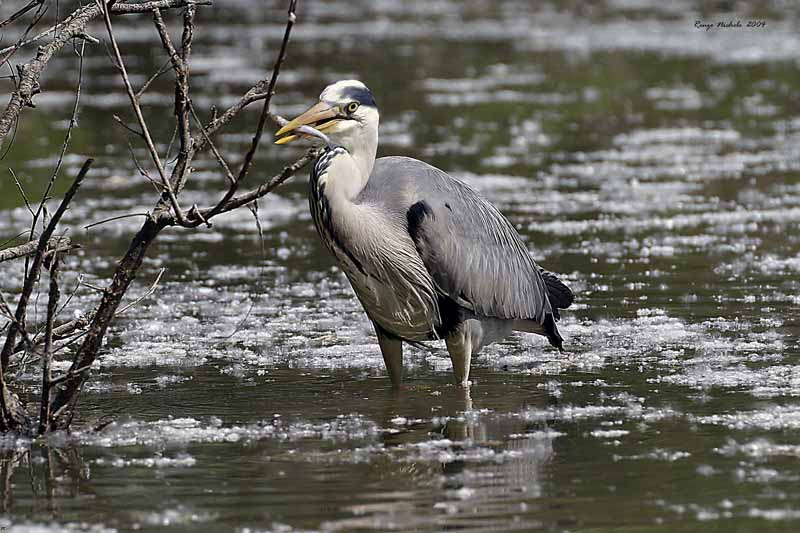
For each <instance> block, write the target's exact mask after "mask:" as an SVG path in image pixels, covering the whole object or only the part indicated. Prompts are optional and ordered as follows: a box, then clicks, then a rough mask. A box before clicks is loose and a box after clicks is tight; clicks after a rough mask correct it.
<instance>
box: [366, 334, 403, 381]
mask: <svg viewBox="0 0 800 533" xmlns="http://www.w3.org/2000/svg"><path fill="white" fill-rule="evenodd" d="M373 324H374V326H375V333H376V334H377V335H378V345H379V346H380V347H381V354H382V355H383V362H384V363H385V364H386V370H387V372H388V373H389V379H391V380H392V386H393V387H399V386H400V385H401V384H402V383H403V341H401V340H400V339H398V338H397V337H393V336H391V335H389V334H388V333H386V332H385V331H384V330H383V328H381V327H380V326H379V325H378V324H375V323H373Z"/></svg>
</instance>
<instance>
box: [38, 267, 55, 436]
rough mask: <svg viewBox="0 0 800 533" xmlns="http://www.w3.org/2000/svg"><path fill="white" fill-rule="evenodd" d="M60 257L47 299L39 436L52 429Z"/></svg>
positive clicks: (52, 275)
mask: <svg viewBox="0 0 800 533" xmlns="http://www.w3.org/2000/svg"><path fill="white" fill-rule="evenodd" d="M59 297H60V292H59V289H58V255H56V256H55V257H54V258H53V261H52V262H51V263H50V294H49V295H48V298H47V319H46V323H45V331H44V354H42V399H41V403H40V406H39V435H44V434H45V433H47V430H48V429H49V427H50V387H51V386H52V381H53V372H52V369H51V366H52V363H53V329H54V327H53V326H54V324H55V319H56V311H57V309H58V300H59Z"/></svg>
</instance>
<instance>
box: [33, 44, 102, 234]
mask: <svg viewBox="0 0 800 533" xmlns="http://www.w3.org/2000/svg"><path fill="white" fill-rule="evenodd" d="M85 48H86V41H83V43H82V44H81V51H80V53H79V54H78V56H79V57H80V60H79V61H78V83H77V86H76V87H75V102H74V103H73V105H72V113H71V114H70V117H69V125H68V126H67V133H66V134H65V135H64V142H63V143H62V144H61V152H60V153H59V154H58V161H56V166H55V168H54V169H53V173H52V174H51V175H50V180H49V181H48V182H47V187H46V188H45V190H44V193H42V198H41V200H39V206H38V207H37V208H36V212H35V213H33V220H32V221H31V232H30V238H31V239H32V238H33V235H34V233H35V232H36V224H37V222H38V221H39V217H40V216H41V215H42V213H43V212H44V210H45V203H46V202H47V199H48V198H49V197H50V191H52V190H53V185H55V183H56V178H58V173H59V171H60V170H61V164H62V163H63V161H64V155H65V154H66V153H67V147H68V146H69V141H70V139H71V138H72V130H73V129H74V128H75V125H76V124H77V120H76V118H77V116H78V106H79V105H80V101H81V86H82V85H83V52H84V50H85ZM20 190H21V189H20ZM45 222H46V220H45Z"/></svg>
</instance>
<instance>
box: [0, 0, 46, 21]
mask: <svg viewBox="0 0 800 533" xmlns="http://www.w3.org/2000/svg"><path fill="white" fill-rule="evenodd" d="M44 1H45V0H31V1H30V2H28V3H27V4H26V5H24V6H23V7H21V8H20V9H18V10H17V11H15V12H14V13H12V14H11V16H10V17H8V18H7V19H6V20H4V21H2V22H0V28H4V27H6V26H8V25H9V24H12V23H13V22H14V21H15V20H17V19H18V18H20V17H21V16H23V15H24V14H25V13H27V12H28V11H30V10H31V9H33V8H34V7H36V6H38V5H40V4H42V3H44Z"/></svg>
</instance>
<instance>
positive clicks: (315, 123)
mask: <svg viewBox="0 0 800 533" xmlns="http://www.w3.org/2000/svg"><path fill="white" fill-rule="evenodd" d="M337 116H339V110H338V109H337V108H336V107H331V105H330V104H328V103H326V102H319V103H317V104H316V105H314V106H312V107H311V108H310V109H309V110H308V111H306V112H305V113H303V114H302V115H300V116H298V117H296V118H294V119H292V120H290V121H289V122H287V123H286V125H284V126H283V127H282V128H281V129H279V130H278V131H277V132H276V133H275V136H276V137H279V139H278V140H276V141H275V144H286V143H289V142H292V141H294V140H295V139H298V138H300V136H301V135H302V134H292V135H286V134H287V133H292V132H293V131H294V130H296V129H297V128H299V127H300V126H311V127H312V128H314V129H316V130H319V131H324V130H326V129H328V128H330V127H331V126H333V125H334V124H336V123H337V122H339V121H338V120H336V117H337ZM281 135H286V136H285V137H281Z"/></svg>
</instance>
